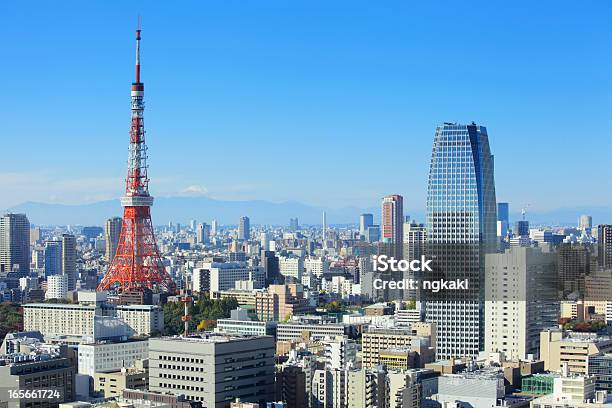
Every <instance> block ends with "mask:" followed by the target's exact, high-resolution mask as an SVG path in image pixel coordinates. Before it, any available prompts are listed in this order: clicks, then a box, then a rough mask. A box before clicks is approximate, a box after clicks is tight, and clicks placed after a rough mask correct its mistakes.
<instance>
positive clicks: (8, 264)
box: [0, 213, 30, 274]
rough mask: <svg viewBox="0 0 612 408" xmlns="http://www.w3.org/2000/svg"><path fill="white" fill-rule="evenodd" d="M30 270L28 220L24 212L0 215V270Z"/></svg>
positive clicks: (24, 271) (25, 271) (21, 271)
mask: <svg viewBox="0 0 612 408" xmlns="http://www.w3.org/2000/svg"><path fill="white" fill-rule="evenodd" d="M15 268H18V269H19V272H20V273H22V274H23V273H27V272H29V271H30V221H28V217H26V215H25V214H12V213H9V214H5V215H3V216H2V217H0V272H11V271H13V270H15Z"/></svg>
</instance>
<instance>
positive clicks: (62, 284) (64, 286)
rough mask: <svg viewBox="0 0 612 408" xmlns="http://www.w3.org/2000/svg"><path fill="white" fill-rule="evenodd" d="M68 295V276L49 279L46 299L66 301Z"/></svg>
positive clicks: (56, 276) (53, 276) (55, 276)
mask: <svg viewBox="0 0 612 408" xmlns="http://www.w3.org/2000/svg"><path fill="white" fill-rule="evenodd" d="M67 294H68V276H66V275H61V274H60V275H51V276H48V277H47V291H46V292H45V299H66V295H67Z"/></svg>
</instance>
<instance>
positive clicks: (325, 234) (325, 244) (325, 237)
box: [321, 211, 327, 249]
mask: <svg viewBox="0 0 612 408" xmlns="http://www.w3.org/2000/svg"><path fill="white" fill-rule="evenodd" d="M321 235H322V237H321V239H322V240H323V249H327V214H326V213H325V211H323V231H322V234H321Z"/></svg>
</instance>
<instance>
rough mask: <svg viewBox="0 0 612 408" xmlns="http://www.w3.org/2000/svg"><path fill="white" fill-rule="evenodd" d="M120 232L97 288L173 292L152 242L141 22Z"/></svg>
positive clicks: (151, 198) (137, 44)
mask: <svg viewBox="0 0 612 408" xmlns="http://www.w3.org/2000/svg"><path fill="white" fill-rule="evenodd" d="M125 184H126V185H125V195H124V196H123V197H122V198H121V205H122V206H123V207H124V213H123V223H122V226H121V234H120V236H119V243H118V245H117V252H116V253H115V256H114V258H113V261H112V263H111V265H110V267H109V268H108V271H107V273H106V275H104V278H103V279H102V282H101V283H100V285H99V286H98V290H109V289H116V290H118V291H120V292H125V291H132V290H144V289H147V288H148V289H152V290H158V291H163V292H169V293H173V292H175V290H176V286H175V284H174V282H173V281H172V278H171V277H170V275H169V274H168V273H167V272H166V269H165V268H164V265H163V262H162V259H161V255H160V252H159V249H158V248H157V244H156V242H155V234H154V231H153V223H152V222H151V206H152V205H153V197H152V196H151V195H150V194H149V178H148V176H147V146H146V144H145V130H144V84H143V83H142V82H140V24H138V29H137V30H136V81H135V82H134V83H132V121H131V126H130V147H129V155H128V172H127V177H126V183H125Z"/></svg>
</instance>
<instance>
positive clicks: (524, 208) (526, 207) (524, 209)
mask: <svg viewBox="0 0 612 408" xmlns="http://www.w3.org/2000/svg"><path fill="white" fill-rule="evenodd" d="M528 208H529V204H526V205H525V207H523V208H522V209H521V215H522V217H523V221H525V214H527V209H528Z"/></svg>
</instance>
